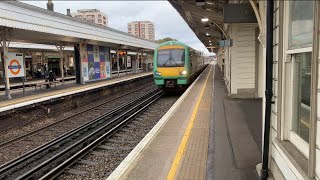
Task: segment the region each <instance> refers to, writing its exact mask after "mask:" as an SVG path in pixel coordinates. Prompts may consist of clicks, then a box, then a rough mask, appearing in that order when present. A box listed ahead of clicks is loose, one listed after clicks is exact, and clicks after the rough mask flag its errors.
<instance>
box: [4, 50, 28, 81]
mask: <svg viewBox="0 0 320 180" xmlns="http://www.w3.org/2000/svg"><path fill="white" fill-rule="evenodd" d="M6 66H7V71H8V77H9V78H12V77H23V76H24V64H23V56H22V53H8V59H6Z"/></svg>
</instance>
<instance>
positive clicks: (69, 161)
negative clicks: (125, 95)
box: [18, 92, 163, 180]
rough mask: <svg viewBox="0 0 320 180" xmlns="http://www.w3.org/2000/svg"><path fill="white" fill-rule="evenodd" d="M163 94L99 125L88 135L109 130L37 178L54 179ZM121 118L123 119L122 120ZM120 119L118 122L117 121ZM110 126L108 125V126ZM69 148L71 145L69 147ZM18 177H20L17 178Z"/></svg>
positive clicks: (160, 93)
mask: <svg viewBox="0 0 320 180" xmlns="http://www.w3.org/2000/svg"><path fill="white" fill-rule="evenodd" d="M162 95H163V92H157V93H156V94H154V95H152V96H151V97H149V98H148V99H146V100H144V101H143V102H141V103H140V104H138V105H136V106H135V107H132V108H131V109H130V110H128V111H127V112H124V113H123V114H122V115H121V116H119V117H118V118H116V119H114V121H113V122H110V125H111V126H110V125H105V127H101V128H100V129H98V130H96V132H94V133H92V135H89V136H91V137H95V133H98V132H100V131H101V130H102V129H105V128H110V129H109V130H107V132H105V133H104V134H102V135H101V136H100V137H99V136H98V137H97V138H96V139H95V140H94V141H93V142H91V143H90V144H89V145H87V146H85V147H84V148H82V149H81V150H80V151H79V152H77V153H76V154H74V155H73V156H72V157H70V158H68V159H67V160H65V161H63V162H62V163H60V165H58V166H57V167H55V168H54V169H53V170H51V171H50V172H48V173H47V174H45V175H44V176H42V177H41V178H39V179H42V180H44V179H54V178H55V177H57V176H59V175H60V174H61V173H62V172H63V171H64V170H65V169H66V168H68V167H70V166H71V165H73V164H74V163H75V162H77V160H79V159H80V158H82V157H83V156H85V155H86V154H87V153H88V152H90V150H92V149H94V148H95V147H97V146H98V145H99V144H101V143H102V142H103V141H105V140H106V139H107V138H109V137H110V136H112V135H113V134H114V133H115V132H117V131H118V130H120V129H121V127H123V126H124V125H125V124H126V123H128V122H129V121H130V120H132V119H134V118H135V117H136V116H137V115H138V114H140V113H141V112H142V111H143V110H145V109H146V108H147V107H149V106H150V105H151V104H152V103H154V102H155V101H157V100H158V99H159V98H160V97H161V96H162ZM128 112H131V113H133V114H130V115H129V113H128ZM123 118H124V119H123ZM122 119H123V120H122ZM119 121H120V122H119ZM108 126H110V127H108ZM89 136H88V137H86V139H88V138H90V137H89ZM83 141H85V138H84V139H83ZM70 148H71V147H70ZM63 153H67V150H65V152H61V154H63ZM61 154H59V155H56V157H55V158H59V156H61ZM55 158H52V161H54V160H55ZM52 161H51V160H48V161H47V163H48V164H50V163H52ZM34 172H35V171H32V172H30V173H29V174H33V173H34ZM26 177H28V176H22V177H21V179H25V178H26ZM18 179H20V177H19V178H18Z"/></svg>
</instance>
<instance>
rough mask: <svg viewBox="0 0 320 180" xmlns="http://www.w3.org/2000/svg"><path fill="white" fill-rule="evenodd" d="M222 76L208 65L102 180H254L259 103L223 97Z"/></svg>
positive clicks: (258, 150) (258, 152)
mask: <svg viewBox="0 0 320 180" xmlns="http://www.w3.org/2000/svg"><path fill="white" fill-rule="evenodd" d="M222 78H223V77H222V75H221V72H219V71H218V69H217V70H215V66H214V65H210V66H209V67H208V68H207V69H206V70H205V71H204V72H203V73H202V75H201V76H199V78H198V80H197V81H196V82H195V83H194V85H193V86H192V87H191V89H190V90H188V93H187V94H186V95H183V96H184V97H183V99H182V100H180V101H181V102H179V103H176V104H175V105H174V106H175V107H172V108H171V109H170V110H169V112H168V113H169V115H168V113H167V114H166V115H165V116H166V117H165V118H166V119H161V120H160V121H159V123H162V124H161V125H159V123H158V124H157V125H156V126H158V127H156V128H154V129H152V130H151V132H150V134H148V135H147V136H146V138H144V139H143V140H142V141H141V142H140V143H139V144H138V146H137V147H136V148H135V149H134V150H133V151H132V152H131V153H130V154H129V155H128V156H127V158H126V159H125V160H124V161H123V162H122V163H121V164H120V165H119V167H118V168H117V169H116V170H115V171H114V172H113V173H112V174H111V175H110V176H109V178H108V179H128V180H129V179H130V180H138V179H139V180H144V179H145V180H149V179H153V180H154V179H182V180H184V179H185V180H189V179H190V180H194V179H215V180H224V179H226V180H229V179H231V180H232V179H240V180H242V179H243V180H247V179H249V180H250V179H257V178H258V176H257V173H256V172H255V165H256V164H258V163H260V161H261V122H259V121H261V116H262V115H261V100H239V99H230V98H228V96H227V94H226V91H225V86H224V84H223V79H222ZM178 101H179V100H178ZM257 127H260V128H257ZM155 129H156V130H155Z"/></svg>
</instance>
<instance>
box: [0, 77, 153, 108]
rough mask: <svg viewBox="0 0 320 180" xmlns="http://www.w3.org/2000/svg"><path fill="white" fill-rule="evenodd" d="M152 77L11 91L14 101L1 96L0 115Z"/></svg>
mask: <svg viewBox="0 0 320 180" xmlns="http://www.w3.org/2000/svg"><path fill="white" fill-rule="evenodd" d="M150 75H152V73H151V72H142V73H137V74H127V75H125V74H123V75H121V76H119V77H117V76H115V77H112V78H111V79H106V80H100V81H94V82H87V83H86V84H75V83H74V82H65V83H64V84H63V85H59V86H57V87H56V88H50V89H46V88H42V89H39V90H36V91H35V90H34V89H32V88H31V89H28V90H27V91H26V92H25V93H24V94H23V92H22V90H13V91H11V94H12V97H13V99H10V100H8V99H7V98H6V96H5V94H4V92H1V94H0V113H1V112H4V111H8V110H13V109H16V108H19V107H24V106H29V105H32V104H36V103H41V102H44V101H49V100H51V99H56V98H63V97H66V96H69V95H72V94H77V93H81V92H85V91H90V90H93V89H98V88H101V87H106V86H112V85H115V84H118V83H125V82H127V81H130V80H133V79H137V78H143V77H146V76H150Z"/></svg>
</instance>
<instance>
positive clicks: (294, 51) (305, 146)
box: [284, 1, 312, 159]
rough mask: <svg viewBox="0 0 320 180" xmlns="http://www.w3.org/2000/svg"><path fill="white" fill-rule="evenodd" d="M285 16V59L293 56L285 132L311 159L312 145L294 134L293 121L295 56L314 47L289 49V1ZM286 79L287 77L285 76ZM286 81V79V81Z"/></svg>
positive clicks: (285, 8) (288, 138)
mask: <svg viewBox="0 0 320 180" xmlns="http://www.w3.org/2000/svg"><path fill="white" fill-rule="evenodd" d="M284 14H285V15H286V16H285V18H284V24H285V26H284V32H285V33H284V36H285V37H284V42H286V43H284V49H285V57H286V56H287V55H290V56H291V62H290V63H291V64H290V69H291V73H290V74H291V75H290V77H288V78H289V79H290V87H286V88H291V89H290V93H289V94H286V95H285V96H287V97H289V98H284V100H287V101H286V102H285V104H286V105H287V106H288V105H291V106H290V109H291V115H289V114H290V113H286V117H285V119H287V121H288V126H285V127H284V130H285V131H287V135H288V136H287V137H286V138H287V140H289V141H290V142H291V143H292V144H293V145H294V146H295V147H296V148H297V149H298V150H299V151H300V152H301V153H302V154H303V155H304V156H305V157H306V158H308V159H309V148H310V144H309V143H307V142H306V141H304V140H303V139H302V138H301V137H300V136H299V135H298V134H297V133H296V132H294V130H293V126H292V125H293V120H294V117H293V116H294V115H295V114H296V113H295V111H296V110H295V108H294V103H295V102H294V98H295V97H293V96H294V91H293V88H294V73H295V56H294V55H295V54H300V53H308V52H311V53H312V47H303V48H298V49H289V41H288V39H289V38H288V36H289V29H288V27H289V1H285V2H284ZM284 77H285V76H284ZM285 80H286V79H285ZM310 95H311V94H310ZM290 98H291V99H292V100H288V99H290ZM309 134H310V129H309Z"/></svg>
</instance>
